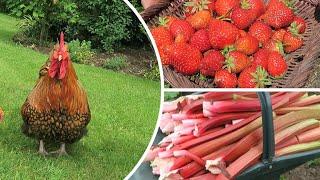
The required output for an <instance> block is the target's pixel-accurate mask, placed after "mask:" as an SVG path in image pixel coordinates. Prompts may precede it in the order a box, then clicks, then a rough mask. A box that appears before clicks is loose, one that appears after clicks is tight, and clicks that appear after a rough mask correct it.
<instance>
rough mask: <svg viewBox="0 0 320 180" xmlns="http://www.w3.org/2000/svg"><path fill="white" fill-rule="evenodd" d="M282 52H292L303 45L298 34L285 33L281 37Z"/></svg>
mask: <svg viewBox="0 0 320 180" xmlns="http://www.w3.org/2000/svg"><path fill="white" fill-rule="evenodd" d="M283 44H284V51H285V52H286V53H290V52H293V51H295V50H297V49H299V48H300V47H301V46H302V45H303V40H302V39H301V38H300V37H299V35H298V34H293V33H292V32H290V31H287V32H286V33H285V34H284V36H283Z"/></svg>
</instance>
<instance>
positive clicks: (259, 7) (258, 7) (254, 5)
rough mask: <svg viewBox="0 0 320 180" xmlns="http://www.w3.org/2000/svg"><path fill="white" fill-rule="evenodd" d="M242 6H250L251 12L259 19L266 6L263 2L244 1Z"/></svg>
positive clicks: (260, 0)
mask: <svg viewBox="0 0 320 180" xmlns="http://www.w3.org/2000/svg"><path fill="white" fill-rule="evenodd" d="M241 3H242V4H249V5H250V9H251V12H252V13H253V14H254V17H255V18H257V17H259V16H261V15H262V14H263V13H264V12H265V5H264V3H263V0H242V1H241Z"/></svg>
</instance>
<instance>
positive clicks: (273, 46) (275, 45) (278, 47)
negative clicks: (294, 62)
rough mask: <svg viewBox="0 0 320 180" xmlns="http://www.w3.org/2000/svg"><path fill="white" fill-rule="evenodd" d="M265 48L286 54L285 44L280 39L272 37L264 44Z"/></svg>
mask: <svg viewBox="0 0 320 180" xmlns="http://www.w3.org/2000/svg"><path fill="white" fill-rule="evenodd" d="M263 49H266V50H268V51H275V52H278V53H280V54H284V50H283V44H282V43H281V42H280V41H274V40H272V39H270V40H269V41H268V42H267V43H265V45H264V46H263Z"/></svg>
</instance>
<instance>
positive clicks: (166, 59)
mask: <svg viewBox="0 0 320 180" xmlns="http://www.w3.org/2000/svg"><path fill="white" fill-rule="evenodd" d="M169 47H170V45H168V46H167V45H164V46H161V47H158V50H159V55H160V58H161V63H162V64H163V65H170V64H171V62H170V55H169V51H168V48H169Z"/></svg>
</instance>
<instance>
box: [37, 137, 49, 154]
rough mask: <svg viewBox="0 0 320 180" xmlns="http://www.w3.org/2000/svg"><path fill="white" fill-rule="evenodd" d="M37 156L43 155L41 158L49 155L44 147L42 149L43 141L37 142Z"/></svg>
mask: <svg viewBox="0 0 320 180" xmlns="http://www.w3.org/2000/svg"><path fill="white" fill-rule="evenodd" d="M38 153H39V154H41V155H43V156H47V155H49V153H48V152H47V151H46V149H45V147H44V142H43V140H40V142H39V151H38Z"/></svg>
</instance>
